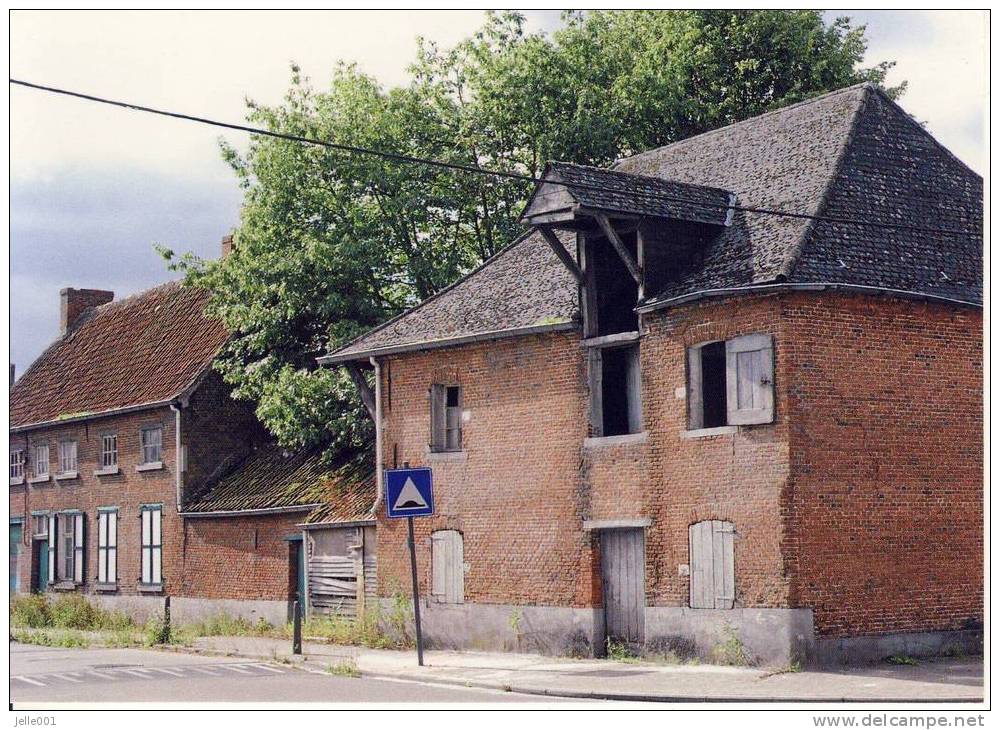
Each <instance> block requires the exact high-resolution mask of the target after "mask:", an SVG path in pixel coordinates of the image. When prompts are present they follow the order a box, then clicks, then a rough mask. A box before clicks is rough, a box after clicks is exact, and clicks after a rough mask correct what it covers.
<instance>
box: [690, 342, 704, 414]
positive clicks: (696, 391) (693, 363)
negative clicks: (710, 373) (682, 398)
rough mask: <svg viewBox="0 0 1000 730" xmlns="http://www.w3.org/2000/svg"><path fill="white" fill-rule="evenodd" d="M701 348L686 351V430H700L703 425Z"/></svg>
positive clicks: (691, 348)
mask: <svg viewBox="0 0 1000 730" xmlns="http://www.w3.org/2000/svg"><path fill="white" fill-rule="evenodd" d="M701 380H702V378H701V347H700V346H698V347H689V348H688V349H687V407H688V428H690V429H697V428H701V427H702V426H703V425H704V423H705V409H704V406H703V404H702V395H701Z"/></svg>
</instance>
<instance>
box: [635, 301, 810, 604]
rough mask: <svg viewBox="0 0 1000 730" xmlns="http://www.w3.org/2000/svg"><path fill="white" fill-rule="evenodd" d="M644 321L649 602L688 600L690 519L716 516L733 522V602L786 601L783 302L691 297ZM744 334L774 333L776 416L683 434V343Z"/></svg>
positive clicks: (788, 375)
mask: <svg viewBox="0 0 1000 730" xmlns="http://www.w3.org/2000/svg"><path fill="white" fill-rule="evenodd" d="M643 326H644V327H645V328H646V329H647V332H646V333H645V334H644V337H643V340H642V344H641V348H640V356H641V361H642V377H643V393H642V395H643V418H644V423H645V426H646V428H647V430H648V431H649V442H648V458H649V481H648V483H647V485H646V487H645V489H644V494H643V496H642V497H641V499H642V502H641V504H642V505H643V512H644V513H645V514H646V515H647V516H649V517H651V518H653V524H652V526H651V527H650V528H649V529H647V531H646V563H647V567H646V575H647V603H648V604H649V605H653V606H686V605H688V602H689V578H688V576H684V575H680V570H679V566H681V565H687V564H689V562H690V558H689V555H688V527H689V526H690V525H691V524H693V523H695V522H700V521H702V520H709V519H718V520H729V521H731V522H732V523H733V525H734V527H735V530H736V541H735V568H736V569H735V578H736V606H737V607H739V606H746V607H781V606H787V605H788V604H787V595H788V594H787V580H786V578H785V577H784V571H783V564H782V555H781V549H780V546H781V522H780V515H781V495H782V491H783V489H784V488H785V486H786V484H787V481H788V473H789V467H788V409H787V403H786V398H785V388H786V387H787V383H788V382H789V381H790V380H791V379H792V377H794V376H793V375H792V374H791V373H790V372H789V371H788V366H787V360H786V358H785V354H784V353H785V343H784V338H783V336H782V333H781V309H780V306H779V300H778V299H777V298H776V297H760V298H742V299H733V300H729V301H722V302H720V301H711V302H708V303H704V304H698V305H690V306H686V307H680V308H676V309H670V310H665V311H661V312H655V313H652V314H649V315H646V316H645V317H644V320H643ZM747 334H771V335H773V336H774V340H773V341H774V348H775V423H774V424H761V425H754V426H742V427H739V430H738V431H737V432H736V433H732V434H726V435H721V436H713V437H709V438H682V434H683V433H684V432H685V431H686V430H687V398H686V384H687V374H686V373H687V366H686V361H685V360H686V347H688V346H690V345H695V344H699V343H702V342H706V341H715V340H726V339H730V338H733V337H737V336H740V335H747ZM678 389H680V393H681V397H678ZM636 498H637V499H639V498H640V497H636Z"/></svg>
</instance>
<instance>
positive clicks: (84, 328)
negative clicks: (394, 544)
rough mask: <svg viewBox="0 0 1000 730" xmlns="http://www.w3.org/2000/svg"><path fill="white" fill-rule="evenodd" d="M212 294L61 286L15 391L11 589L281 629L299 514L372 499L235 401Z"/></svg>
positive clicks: (299, 569)
mask: <svg viewBox="0 0 1000 730" xmlns="http://www.w3.org/2000/svg"><path fill="white" fill-rule="evenodd" d="M226 243H227V242H225V241H224V246H225V245H226ZM207 297H208V294H207V292H205V291H203V290H199V289H194V288H189V287H184V286H182V285H181V284H180V283H177V282H174V283H169V284H165V285H163V286H159V287H156V288H154V289H150V290H148V291H145V292H142V293H140V294H137V295H135V296H132V297H129V298H127V299H123V300H120V301H112V299H113V294H112V293H111V292H106V291H96V290H77V289H64V290H63V291H62V293H61V313H62V333H61V336H60V338H59V339H58V340H56V341H55V342H54V343H53V344H52V345H51V346H50V347H49V348H48V349H47V350H46V351H45V352H44V353H43V354H42V355H41V356H40V357H39V358H38V359H37V360H36V361H35V362H34V363H33V364H32V366H31V367H30V368H29V369H28V370H27V371H26V372H25V373H24V375H23V376H22V377H21V378H20V379H19V380H18V381H17V382H16V383H15V384H14V386H13V389H12V391H11V403H10V453H11V457H10V516H11V522H10V537H11V539H10V544H11V584H10V587H11V591H12V592H28V591H50V592H62V591H80V592H83V593H85V594H87V595H88V596H89V597H91V598H93V599H94V600H97V601H99V602H101V603H103V604H106V605H109V606H111V607H114V608H117V609H121V610H125V611H127V612H130V613H132V614H133V615H135V616H136V617H138V618H140V619H142V618H144V617H145V616H147V615H149V614H150V613H152V612H154V611H159V610H160V609H161V607H162V605H163V598H164V597H165V596H171V600H172V612H173V615H174V616H175V617H176V618H177V619H179V620H181V621H183V620H186V619H192V618H196V617H200V616H205V615H207V614H214V613H220V612H225V613H229V614H239V615H243V616H246V617H250V618H255V617H261V618H265V619H267V620H269V621H272V622H275V623H277V622H280V621H284V620H285V618H286V617H287V613H288V609H289V606H290V603H291V601H292V600H294V599H295V598H297V597H302V595H301V594H302V592H303V588H304V585H305V572H304V561H305V557H304V554H303V552H302V550H301V545H302V542H303V537H304V535H305V533H304V531H303V528H302V527H301V523H303V522H304V521H305V520H306V519H307V518H309V517H310V515H311V514H312V513H313V512H315V511H316V510H317V509H318V508H323V509H324V510H329V509H330V506H331V502H330V500H333V501H334V503H335V506H338V505H339V506H340V507H341V509H342V511H344V512H345V513H346V512H350V510H349V509H344V507H343V505H341V504H340V503H341V502H343V501H344V500H343V498H342V496H341V493H348V492H349V493H350V494H351V495H352V497H357V499H355V500H354V502H351V505H352V507H353V508H356V509H361V511H362V512H364V509H363V508H361V507H358V506H357V502H358V499H360V500H361V501H364V499H367V501H368V508H369V509H370V506H371V502H372V500H373V488H372V484H371V479H370V477H369V478H368V480H367V481H366V480H365V479H364V477H363V475H361V476H358V474H357V473H355V472H351V473H345V472H343V470H342V469H337V468H333V467H331V466H328V465H327V466H323V465H320V464H319V455H318V454H306V455H292V454H285V453H284V452H283V451H282V450H280V449H277V448H276V447H274V446H273V445H271V444H270V443H269V440H268V438H267V435H266V433H265V432H264V430H263V428H262V427H261V425H260V424H259V422H258V421H257V419H256V417H255V416H254V412H253V407H252V405H251V404H247V403H245V402H239V401H236V400H233V399H232V398H231V397H230V393H229V389H228V388H227V387H226V386H225V385H224V384H223V383H222V381H221V379H220V377H219V376H218V375H217V374H216V373H215V372H214V371H213V370H212V369H211V363H212V360H213V359H214V358H215V357H216V355H217V354H218V352H219V349H220V348H221V347H222V346H223V344H224V343H225V342H226V340H227V338H228V334H227V332H226V330H225V328H224V327H223V326H222V324H221V323H220V322H219V321H218V320H215V319H211V318H209V317H207V316H206V315H205V314H204V312H203V308H204V305H205V303H206V301H207ZM345 490H346V491H345ZM338 500H339V501H338ZM347 501H349V502H350V500H347ZM348 516H349V515H348ZM328 528H331V529H333V526H331V525H328ZM372 572H374V571H372Z"/></svg>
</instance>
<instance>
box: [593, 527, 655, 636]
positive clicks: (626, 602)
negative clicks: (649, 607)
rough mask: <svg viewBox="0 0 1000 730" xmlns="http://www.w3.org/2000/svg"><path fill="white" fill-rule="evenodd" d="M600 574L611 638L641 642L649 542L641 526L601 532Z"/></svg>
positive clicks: (606, 621) (606, 622)
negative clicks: (646, 540)
mask: <svg viewBox="0 0 1000 730" xmlns="http://www.w3.org/2000/svg"><path fill="white" fill-rule="evenodd" d="M601 576H602V583H603V584H604V625H605V632H606V634H607V637H608V639H610V640H611V641H615V642H620V643H624V644H629V645H639V644H641V643H642V640H643V630H644V614H645V609H646V544H645V536H644V534H643V530H642V528H634V529H633V528H630V529H615V530H603V531H601Z"/></svg>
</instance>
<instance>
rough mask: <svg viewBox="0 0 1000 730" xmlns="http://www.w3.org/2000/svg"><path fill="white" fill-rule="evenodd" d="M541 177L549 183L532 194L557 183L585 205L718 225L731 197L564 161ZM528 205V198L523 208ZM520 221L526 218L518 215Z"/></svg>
mask: <svg viewBox="0 0 1000 730" xmlns="http://www.w3.org/2000/svg"><path fill="white" fill-rule="evenodd" d="M542 177H543V178H544V179H545V180H547V181H550V182H548V183H542V184H540V185H539V187H538V189H536V192H535V194H537V193H538V190H539V189H541V188H544V187H546V186H547V185H550V184H558V185H560V186H563V187H565V189H566V190H567V191H568V192H569V193H570V195H572V196H573V198H574V199H575V200H576V201H577V202H578V203H579V204H580V205H582V206H584V207H586V208H592V209H595V210H601V211H608V212H616V213H625V214H629V215H640V216H653V217H657V218H675V219H679V220H685V221H694V222H696V223H708V224H712V225H719V226H722V225H726V224H727V223H728V220H729V211H728V206H729V205H730V203H731V199H732V197H733V195H732V193H730V192H729V191H728V190H722V189H720V188H712V187H706V186H704V185H694V184H691V183H684V182H678V181H676V180H665V179H663V178H659V177H649V176H647V175H635V174H629V173H625V172H621V171H618V170H608V169H605V168H600V167H588V166H585V165H574V164H570V163H568V162H549V163H548V165H547V166H546V168H545V174H544V175H542ZM532 197H533V198H534V195H533V196H532ZM687 201H692V202H687ZM698 203H702V205H698ZM531 207H532V206H531V202H530V201H529V203H528V206H527V208H526V210H530V209H531ZM522 222H527V221H525V220H524V218H523V217H522Z"/></svg>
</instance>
